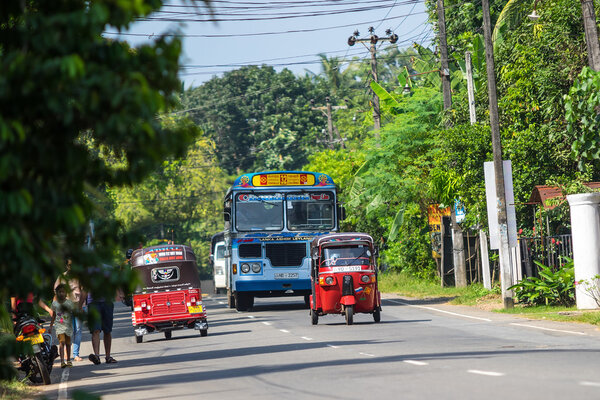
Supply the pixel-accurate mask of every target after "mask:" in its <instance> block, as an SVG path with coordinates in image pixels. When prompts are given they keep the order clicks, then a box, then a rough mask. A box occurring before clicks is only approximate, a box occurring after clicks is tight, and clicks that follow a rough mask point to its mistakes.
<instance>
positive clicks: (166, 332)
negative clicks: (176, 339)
mask: <svg viewBox="0 0 600 400" xmlns="http://www.w3.org/2000/svg"><path fill="white" fill-rule="evenodd" d="M172 336H173V332H171V331H165V339H171V337H172Z"/></svg>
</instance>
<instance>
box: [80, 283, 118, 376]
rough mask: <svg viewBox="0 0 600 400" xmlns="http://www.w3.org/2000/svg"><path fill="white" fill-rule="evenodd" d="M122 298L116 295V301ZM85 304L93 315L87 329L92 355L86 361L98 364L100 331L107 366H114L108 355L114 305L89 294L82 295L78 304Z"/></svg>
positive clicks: (110, 344) (99, 361)
mask: <svg viewBox="0 0 600 400" xmlns="http://www.w3.org/2000/svg"><path fill="white" fill-rule="evenodd" d="M122 298H123V296H122V295H119V294H117V296H116V300H117V301H120V300H122ZM84 301H86V302H87V306H88V313H89V314H93V315H92V317H91V318H90V319H88V321H89V329H90V333H91V334H92V350H93V353H92V354H90V355H89V356H88V359H89V360H90V361H91V362H93V363H94V364H95V365H98V364H100V363H101V362H102V361H101V360H100V331H102V333H103V338H102V339H103V341H104V353H105V360H106V363H107V364H114V363H116V362H117V360H115V359H114V358H113V357H111V355H110V350H111V346H112V327H113V312H114V303H113V301H112V299H111V300H105V299H104V298H96V297H94V295H93V294H92V293H91V292H88V293H87V294H85V296H83V295H82V298H81V300H80V303H81V304H83V302H84Z"/></svg>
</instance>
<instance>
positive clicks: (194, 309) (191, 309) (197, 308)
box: [188, 306, 202, 314]
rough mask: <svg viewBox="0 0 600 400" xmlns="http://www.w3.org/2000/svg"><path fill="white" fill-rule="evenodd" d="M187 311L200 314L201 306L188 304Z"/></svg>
mask: <svg viewBox="0 0 600 400" xmlns="http://www.w3.org/2000/svg"><path fill="white" fill-rule="evenodd" d="M188 311H189V313H190V314H201V313H202V306H188Z"/></svg>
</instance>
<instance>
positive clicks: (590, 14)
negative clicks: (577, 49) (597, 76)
mask: <svg viewBox="0 0 600 400" xmlns="http://www.w3.org/2000/svg"><path fill="white" fill-rule="evenodd" d="M581 11H582V13H583V27H584V30H585V42H586V46H587V51H588V64H589V66H590V68H591V69H593V70H594V71H600V43H599V42H598V29H597V27H596V11H595V10H594V1H593V0H581Z"/></svg>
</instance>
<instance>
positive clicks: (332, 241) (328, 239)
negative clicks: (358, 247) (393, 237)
mask: <svg viewBox="0 0 600 400" xmlns="http://www.w3.org/2000/svg"><path fill="white" fill-rule="evenodd" d="M361 242H362V243H364V242H367V243H369V244H370V245H373V238H372V237H371V236H370V235H368V234H366V233H361V232H344V233H329V234H327V235H321V236H317V237H315V238H314V239H313V241H312V243H311V247H318V246H323V245H332V246H335V245H344V244H353V243H357V244H358V243H361Z"/></svg>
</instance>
